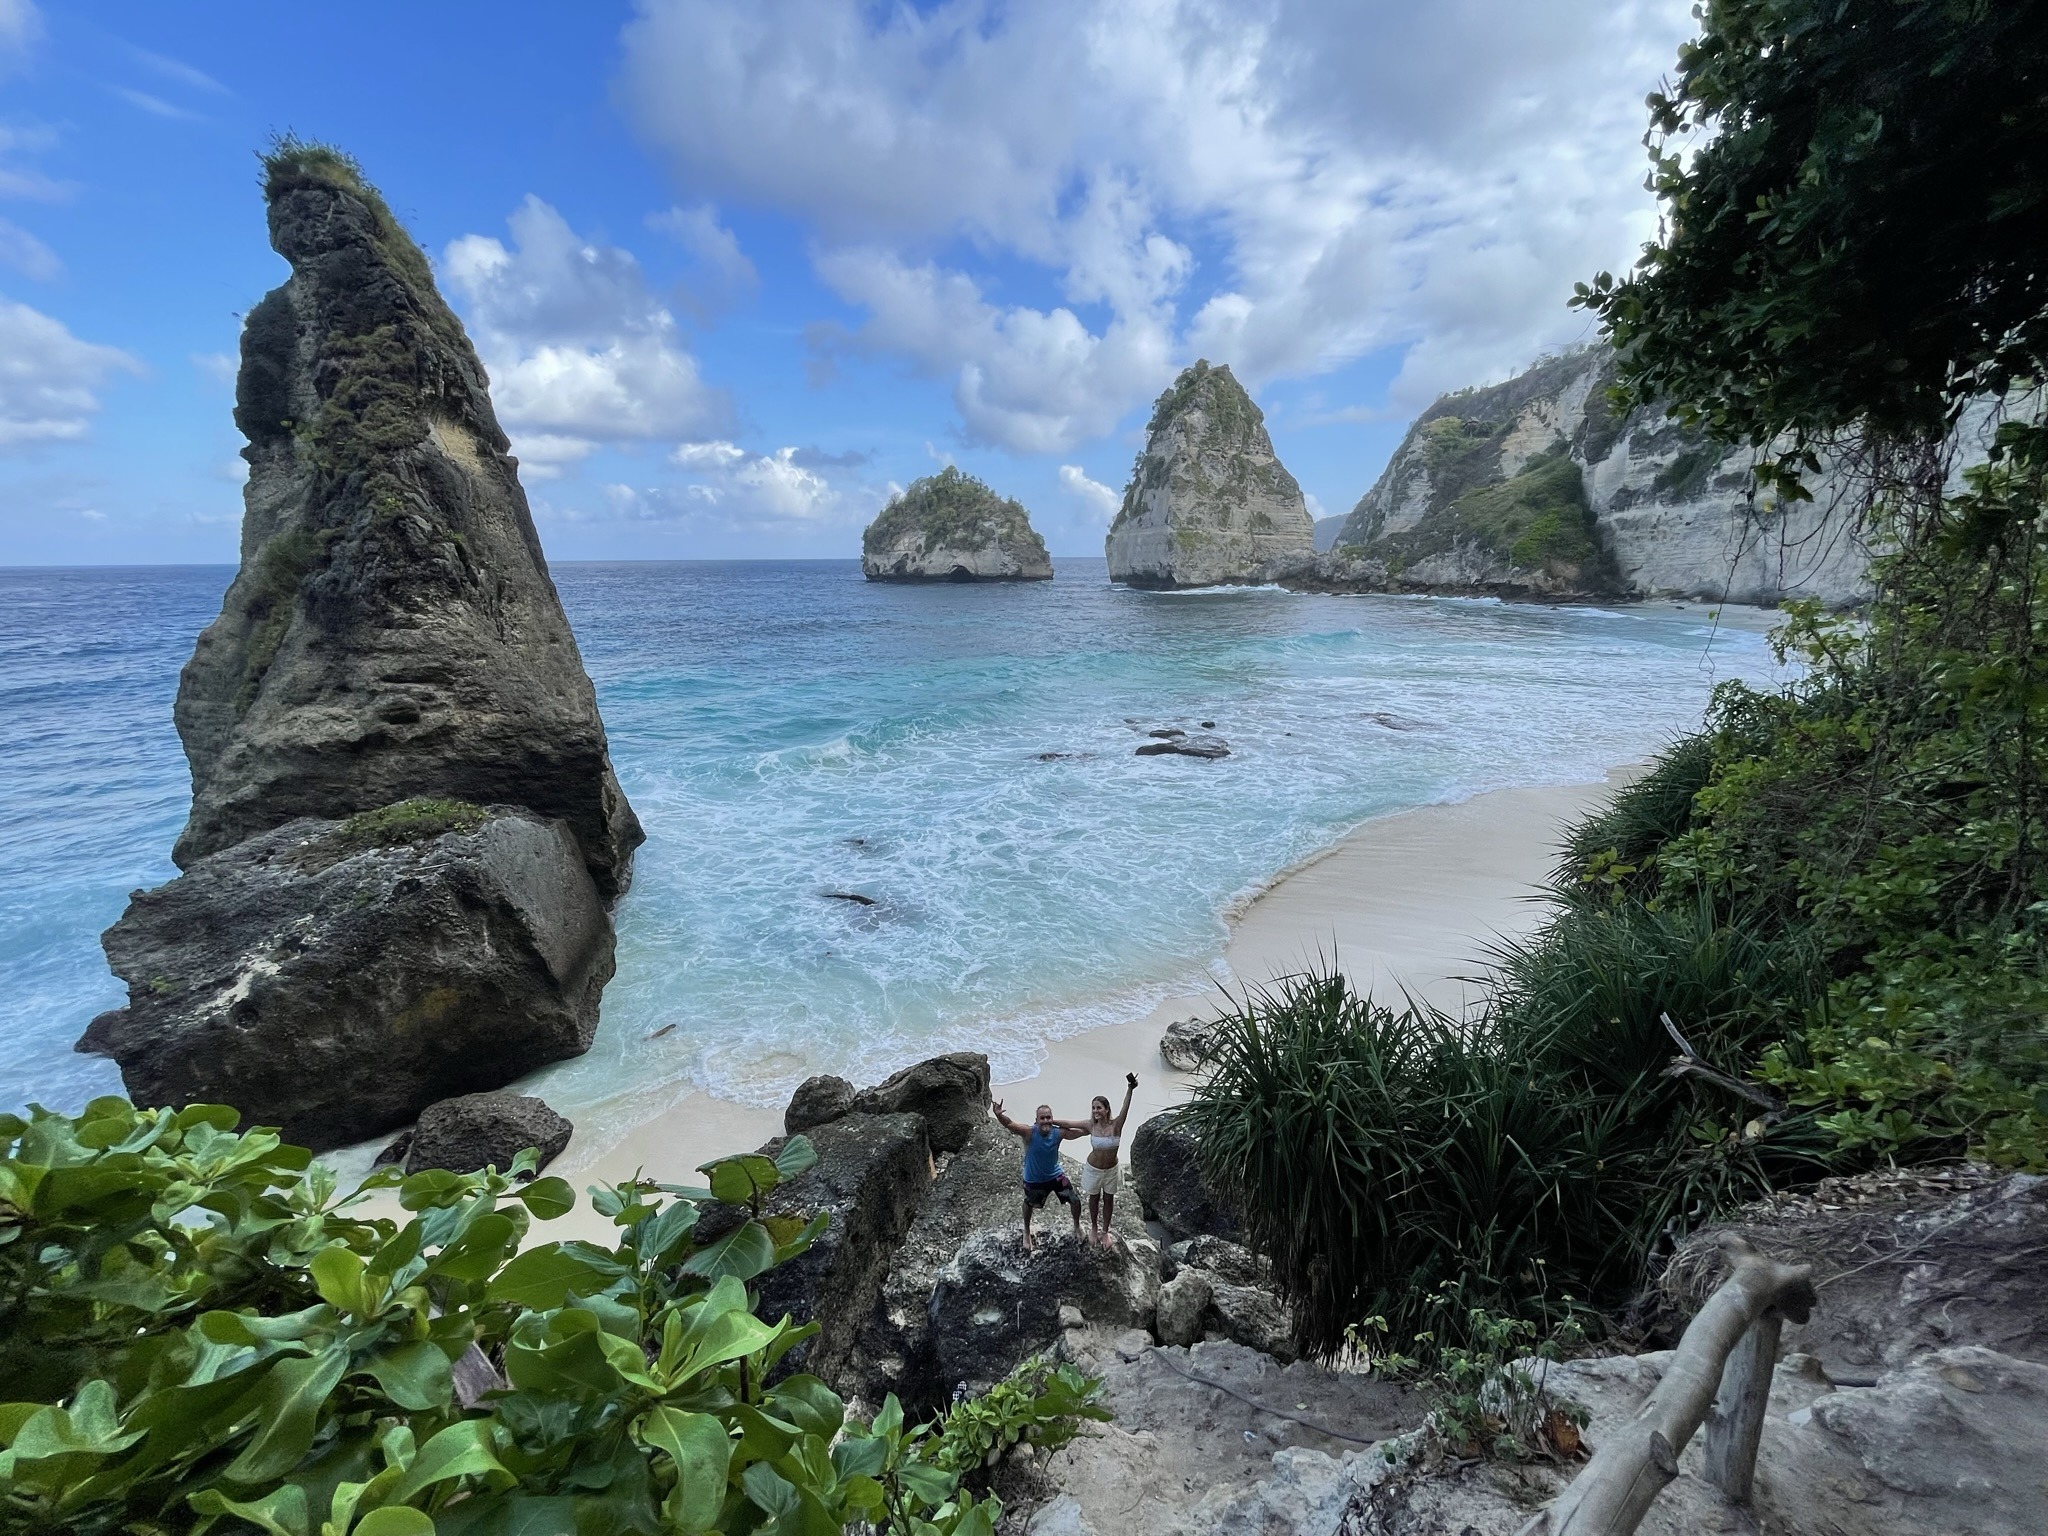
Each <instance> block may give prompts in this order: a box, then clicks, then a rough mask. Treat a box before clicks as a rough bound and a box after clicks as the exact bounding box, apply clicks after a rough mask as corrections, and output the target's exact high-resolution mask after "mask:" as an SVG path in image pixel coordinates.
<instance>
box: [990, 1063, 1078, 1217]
mask: <svg viewBox="0 0 2048 1536" xmlns="http://www.w3.org/2000/svg"><path fill="white" fill-rule="evenodd" d="M992 1107H993V1108H994V1110H995V1115H996V1120H997V1122H998V1123H999V1124H1000V1125H1001V1126H1002V1128H1003V1129H1004V1130H1006V1131H1008V1132H1009V1133H1010V1134H1011V1135H1012V1136H1022V1137H1023V1138H1024V1251H1025V1252H1026V1253H1029V1252H1031V1250H1032V1249H1033V1248H1034V1247H1035V1246H1036V1243H1035V1242H1034V1240H1033V1238H1032V1236H1031V1213H1032V1212H1033V1211H1035V1210H1037V1209H1038V1208H1039V1207H1040V1206H1042V1205H1044V1204H1045V1197H1046V1196H1047V1195H1057V1196H1059V1198H1060V1199H1062V1200H1064V1201H1065V1202H1066V1204H1067V1214H1068V1215H1070V1216H1072V1217H1073V1218H1074V1241H1075V1242H1077V1243H1078V1242H1079V1241H1081V1197H1080V1196H1079V1195H1077V1194H1075V1193H1074V1185H1073V1181H1072V1180H1070V1179H1069V1178H1068V1177H1067V1175H1066V1172H1065V1170H1064V1169H1062V1168H1061V1167H1060V1143H1061V1142H1063V1141H1065V1140H1066V1139H1067V1138H1068V1137H1070V1136H1085V1135H1087V1134H1088V1132H1087V1129H1086V1127H1083V1126H1069V1125H1062V1124H1061V1123H1060V1122H1059V1121H1057V1120H1055V1119H1053V1117H1052V1106H1051V1105H1050V1104H1041V1105H1039V1106H1038V1115H1037V1118H1036V1119H1035V1120H1034V1121H1033V1122H1032V1123H1031V1124H1030V1125H1019V1124H1018V1123H1017V1122H1016V1121H1014V1120H1012V1119H1011V1118H1010V1117H1009V1116H1008V1115H1006V1114H1004V1113H1003V1101H1002V1100H1001V1099H997V1100H996V1101H995V1104H994V1105H993V1106H992Z"/></svg>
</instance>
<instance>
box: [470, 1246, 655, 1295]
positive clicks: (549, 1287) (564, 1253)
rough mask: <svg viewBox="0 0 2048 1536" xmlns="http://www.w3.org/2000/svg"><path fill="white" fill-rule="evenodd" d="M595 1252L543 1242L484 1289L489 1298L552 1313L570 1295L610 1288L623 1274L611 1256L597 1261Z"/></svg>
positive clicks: (530, 1249)
mask: <svg viewBox="0 0 2048 1536" xmlns="http://www.w3.org/2000/svg"><path fill="white" fill-rule="evenodd" d="M594 1253H595V1250H593V1253H579V1252H576V1251H575V1250H573V1249H570V1248H566V1247H564V1246H563V1245H562V1244H560V1243H543V1244H541V1245H540V1246H539V1247H538V1248H529V1249H527V1250H526V1252H524V1253H522V1254H519V1255H517V1256H515V1257H514V1258H513V1260H512V1262H511V1263H509V1264H507V1265H506V1266H505V1267H504V1269H502V1270H500V1271H499V1272H498V1275H497V1278H496V1279H494V1280H492V1281H491V1283H490V1286H489V1288H488V1289H487V1290H486V1291H485V1292H484V1299H485V1300H486V1301H493V1302H497V1301H509V1302H511V1303H513V1304H514V1305H515V1306H520V1307H524V1308H527V1309H528V1310H530V1311H534V1312H549V1311H553V1310H554V1309H555V1308H556V1307H559V1306H561V1305H562V1303H563V1302H565V1301H567V1300H568V1298H569V1297H570V1295H571V1294H574V1295H578V1296H595V1295H597V1294H598V1293H599V1292H601V1291H604V1290H606V1289H608V1288H609V1287H610V1286H611V1284H612V1282H613V1281H615V1280H617V1279H618V1278H619V1277H620V1276H621V1275H622V1274H623V1273H624V1270H622V1269H621V1268H620V1267H619V1265H618V1262H617V1261H616V1260H614V1259H611V1258H609V1257H608V1256H607V1257H605V1258H604V1260H603V1262H602V1263H600V1262H598V1260H597V1258H596V1257H594V1256H593V1254H594Z"/></svg>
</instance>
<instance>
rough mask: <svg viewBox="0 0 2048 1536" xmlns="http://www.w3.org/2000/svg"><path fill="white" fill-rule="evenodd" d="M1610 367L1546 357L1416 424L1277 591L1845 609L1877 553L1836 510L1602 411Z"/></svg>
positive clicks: (1746, 459) (1714, 451)
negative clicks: (1758, 481) (1321, 547)
mask: <svg viewBox="0 0 2048 1536" xmlns="http://www.w3.org/2000/svg"><path fill="white" fill-rule="evenodd" d="M1612 382H1613V354H1612V353H1611V352H1609V351H1608V350H1607V349H1605V348H1603V347H1594V348H1586V349H1581V350H1578V351H1574V352H1569V353H1566V354H1564V355H1563V356H1560V357H1552V358H1546V359H1545V360H1544V361H1542V362H1540V363H1538V364H1537V365H1536V366H1535V367H1533V368H1531V369H1529V370H1528V371H1526V372H1524V373H1521V374H1518V375H1517V376H1515V377H1514V378H1512V379H1509V380H1508V381H1507V382H1506V383H1503V384H1495V385H1491V386H1488V387H1486V388H1483V389H1468V390H1461V391H1459V392H1457V393H1456V394H1450V395H1445V396H1444V397H1443V398H1441V399H1439V400H1438V401H1437V402H1436V403H1435V404H1433V405H1432V406H1430V407H1429V409H1428V410H1426V411H1424V412H1423V413H1422V414H1421V415H1420V416H1419V417H1417V418H1416V420H1415V424H1414V425H1413V426H1412V427H1410V428H1409V430H1408V434H1407V436H1406V437H1405V438H1403V439H1402V442H1401V446H1400V447H1399V448H1398V449H1397V450H1395V453H1394V456H1393V458H1392V459H1391V460H1390V461H1389V463H1388V465H1387V467H1386V470H1385V472H1384V473H1383V474H1381V476H1380V478H1379V479H1378V481H1377V482H1375V483H1374V485H1373V487H1372V489H1370V490H1369V491H1367V492H1366V493H1365V495H1364V496H1362V497H1360V498H1359V501H1358V504H1357V506H1355V507H1354V508H1352V511H1351V515H1350V517H1349V518H1348V519H1347V520H1346V522H1345V524H1344V527H1343V530H1342V531H1341V533H1340V534H1339V536H1338V540H1337V546H1336V548H1335V549H1333V550H1332V551H1331V552H1330V553H1329V554H1328V555H1325V556H1322V557H1320V558H1318V559H1313V560H1297V561H1295V562H1292V563H1291V564H1290V565H1289V566H1288V567H1287V568H1286V569H1285V570H1283V571H1280V572H1278V573H1276V575H1277V578H1278V579H1280V580H1283V581H1285V582H1287V584H1289V585H1293V586H1301V587H1304V588H1307V589H1311V590H1326V591H1327V590H1339V591H1342V590H1351V591H1431V592H1486V593H1495V594H1498V595H1502V596H1508V597H1535V598H1548V599H1561V598H1595V599H1597V598H1605V597H1618V596H1619V597H1685V598H1698V599H1701V600H1705V601H1710V602H1734V603H1762V604H1773V603H1777V602H1780V601H1783V600H1785V599H1787V598H1792V597H1817V598H1820V599H1821V600H1822V601H1823V602H1826V603H1829V604H1834V605H1843V604H1850V603H1854V602H1857V601H1860V600H1861V599H1862V598H1863V597H1865V596H1866V595H1867V592H1868V576H1867V570H1868V565H1869V558H1870V556H1869V551H1868V549H1867V548H1866V547H1865V546H1864V544H1863V543H1862V541H1861V540H1860V539H1859V538H1858V537H1857V536H1856V535H1855V532H1854V530H1853V529H1852V528H1850V527H1849V526H1848V523H1847V519H1846V518H1844V517H1842V516H1840V515H1838V514H1836V513H1835V512H1834V511H1833V510H1832V497H1831V496H1830V495H1829V494H1828V492H1827V491H1826V490H1825V489H1822V490H1820V491H1819V493H1818V494H1817V495H1816V497H1815V500H1814V501H1812V502H1800V503H1782V502H1780V501H1778V500H1777V499H1776V498H1775V496H1773V495H1771V494H1768V493H1758V494H1753V493H1752V488H1751V476H1750V465H1751V463H1752V460H1753V456H1752V455H1751V454H1750V453H1749V451H1748V450H1746V449H1745V450H1735V451H1730V450H1728V449H1726V448H1724V447H1722V446H1720V445H1718V444H1714V443H1710V442H1709V441H1708V440H1707V439H1706V437H1705V436H1704V435H1703V434H1702V433H1700V432H1698V431H1696V430H1694V429H1691V428H1688V427H1685V426H1683V425H1681V424H1679V423H1678V422H1676V421H1674V420H1672V419H1671V418H1669V417H1667V416H1666V415H1665V414H1664V413H1663V412H1662V411H1661V410H1654V411H1653V410H1638V411H1635V412H1632V413H1630V414H1629V415H1626V416H1622V417H1617V416H1615V415H1614V414H1613V412H1612V411H1611V410H1610V409H1609V407H1608V403H1607V388H1608V386H1609V385H1610V384H1611V383H1612Z"/></svg>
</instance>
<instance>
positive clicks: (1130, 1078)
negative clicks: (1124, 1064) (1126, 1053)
mask: <svg viewBox="0 0 2048 1536" xmlns="http://www.w3.org/2000/svg"><path fill="white" fill-rule="evenodd" d="M1124 1082H1125V1083H1127V1084H1128V1085H1130V1086H1131V1087H1133V1088H1135V1087H1137V1086H1138V1074H1137V1073H1135V1072H1126V1073H1125V1074H1124Z"/></svg>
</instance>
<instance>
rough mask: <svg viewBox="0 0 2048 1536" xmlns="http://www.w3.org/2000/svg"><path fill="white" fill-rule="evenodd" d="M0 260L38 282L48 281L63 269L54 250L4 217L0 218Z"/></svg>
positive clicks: (62, 264)
mask: <svg viewBox="0 0 2048 1536" xmlns="http://www.w3.org/2000/svg"><path fill="white" fill-rule="evenodd" d="M0 262H4V263H5V264H6V265H8V266H10V267H12V268H14V270H15V271H17V272H19V273H20V274H21V275H22V276H23V277H28V278H33V279H35V280H36V281H37V282H39V283H43V282H48V281H49V280H50V279H51V278H53V277H55V276H57V274H58V273H60V272H62V271H63V270H64V263H63V262H61V261H59V260H58V259H57V253H56V252H55V251H53V250H51V249H50V248H49V247H48V246H47V245H45V244H43V242H42V241H40V240H38V239H37V238H36V237H35V236H34V235H32V234H30V233H29V232H28V231H27V230H25V229H23V228H22V227H21V226H20V225H19V224H12V223H9V222H8V221H7V220H6V219H0Z"/></svg>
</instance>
